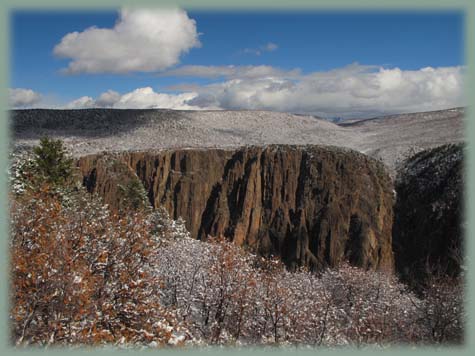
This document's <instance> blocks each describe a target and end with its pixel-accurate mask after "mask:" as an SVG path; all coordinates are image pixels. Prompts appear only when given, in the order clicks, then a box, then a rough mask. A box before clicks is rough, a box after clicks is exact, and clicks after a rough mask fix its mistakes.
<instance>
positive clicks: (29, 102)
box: [8, 88, 41, 109]
mask: <svg viewBox="0 0 475 356" xmlns="http://www.w3.org/2000/svg"><path fill="white" fill-rule="evenodd" d="M40 100H41V95H40V94H39V93H37V92H35V91H33V90H31V89H24V88H10V89H8V104H9V106H10V107H11V108H13V109H20V108H27V107H32V106H34V105H36V104H38V103H39V102H40Z"/></svg>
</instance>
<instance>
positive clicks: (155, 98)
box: [64, 87, 208, 110]
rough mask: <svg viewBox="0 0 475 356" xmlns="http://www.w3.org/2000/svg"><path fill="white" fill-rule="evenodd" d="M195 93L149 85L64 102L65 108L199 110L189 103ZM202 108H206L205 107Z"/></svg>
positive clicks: (109, 91)
mask: <svg viewBox="0 0 475 356" xmlns="http://www.w3.org/2000/svg"><path fill="white" fill-rule="evenodd" d="M196 95H197V94H196V93H193V92H189V93H181V94H165V93H157V92H155V91H154V90H153V89H152V88H151V87H145V88H138V89H135V90H133V91H131V92H128V93H125V94H122V95H121V94H119V93H117V92H115V91H113V90H108V91H107V92H105V93H102V94H101V95H99V97H98V98H97V99H93V98H91V97H89V96H83V97H81V98H79V99H76V100H73V101H71V102H69V103H68V104H66V105H65V106H64V108H66V109H85V108H92V107H96V108H97V107H98V108H114V109H176V110H200V109H203V108H201V107H198V106H192V105H189V104H188V102H190V101H191V100H192V99H194V98H195V97H196ZM204 109H208V107H205V108H204Z"/></svg>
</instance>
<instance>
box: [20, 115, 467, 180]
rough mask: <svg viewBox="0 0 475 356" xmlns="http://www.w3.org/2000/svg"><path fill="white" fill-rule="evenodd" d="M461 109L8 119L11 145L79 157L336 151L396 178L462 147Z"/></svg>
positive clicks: (65, 116)
mask: <svg viewBox="0 0 475 356" xmlns="http://www.w3.org/2000/svg"><path fill="white" fill-rule="evenodd" d="M463 117H464V110H463V109H461V108H456V109H448V110H439V111H433V112H422V113H413V114H401V115H391V116H384V117H380V118H371V119H361V120H358V121H354V120H353V121H344V122H342V123H339V124H338V125H337V124H335V123H332V122H330V121H328V120H324V119H322V118H318V117H313V116H306V115H293V114H287V113H279V112H270V111H250V110H246V111H177V110H156V109H147V110H138V109H83V110H49V109H31V110H14V111H12V112H11V123H12V130H13V139H14V140H13V144H14V146H15V147H16V148H22V147H24V148H27V147H32V146H34V145H36V144H38V142H39V138H40V137H42V136H51V137H53V138H59V139H62V140H63V141H64V142H65V144H66V146H67V147H68V149H69V150H70V151H71V152H72V154H73V155H74V156H76V157H79V156H83V155H87V154H94V153H98V152H102V151H108V152H122V151H144V150H157V149H167V148H210V147H212V148H238V147H242V146H248V145H256V146H265V145H270V144H289V145H306V144H312V145H333V146H340V147H347V148H351V149H354V150H357V151H360V152H362V153H365V154H367V155H369V156H371V157H374V158H377V159H380V160H382V161H383V162H384V163H385V164H386V166H387V167H388V168H389V170H390V171H391V172H394V171H395V168H396V166H397V164H398V162H400V161H402V160H403V159H404V158H406V157H408V156H409V155H411V154H412V153H415V152H418V151H421V150H424V149H428V148H432V147H437V146H440V145H442V144H448V143H458V142H463V140H464V124H463Z"/></svg>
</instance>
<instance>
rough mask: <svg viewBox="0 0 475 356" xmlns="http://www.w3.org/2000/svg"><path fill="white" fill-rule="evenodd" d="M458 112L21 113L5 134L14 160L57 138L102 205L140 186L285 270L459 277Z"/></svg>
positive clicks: (156, 202) (191, 224)
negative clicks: (425, 266)
mask: <svg viewBox="0 0 475 356" xmlns="http://www.w3.org/2000/svg"><path fill="white" fill-rule="evenodd" d="M463 112H464V111H463V109H459V108H457V109H450V110H443V111H437V112H429V113H414V114H402V115H396V116H388V117H381V118H372V119H364V120H348V121H343V122H341V123H339V124H338V125H337V124H334V123H331V122H328V121H325V120H323V119H321V118H315V117H310V116H301V115H291V114H284V113H272V112H261V111H259V112H253V111H234V112H227V111H225V112H220V111H216V112H212V111H211V112H183V111H173V110H104V109H91V110H64V111H63V110H20V111H15V112H13V113H12V124H13V125H12V127H13V130H14V149H17V150H23V149H28V148H29V147H32V146H34V145H35V144H36V142H37V140H38V139H39V137H41V136H49V137H52V138H59V139H62V140H63V141H64V142H65V145H66V147H67V148H68V149H69V150H70V151H71V152H72V154H73V156H74V157H75V159H76V162H77V167H78V170H79V176H80V179H81V180H82V183H83V184H84V186H86V188H87V189H88V191H90V192H91V193H97V194H99V195H100V196H101V197H102V198H103V199H104V201H105V202H106V203H107V204H109V205H110V206H111V207H112V208H113V209H117V210H119V209H120V207H121V204H122V201H123V196H122V195H121V194H122V193H121V189H122V188H123V187H124V186H125V185H126V184H127V182H131V181H138V182H139V183H140V184H141V185H142V186H143V187H144V189H145V193H146V195H147V198H148V203H149V204H150V205H151V206H152V207H154V208H163V209H165V210H166V211H167V212H168V213H169V214H170V215H171V217H172V218H174V219H178V218H183V219H184V220H185V223H186V227H187V229H188V230H189V231H190V233H191V235H192V237H194V238H196V239H201V240H206V239H207V238H208V237H209V236H224V237H226V238H228V239H230V240H232V241H234V242H235V243H236V244H238V245H240V246H243V247H244V248H247V249H250V250H251V251H253V252H255V253H257V254H260V255H263V256H276V257H279V258H281V259H282V260H283V261H284V262H285V263H286V265H287V266H288V267H289V268H290V269H296V268H298V267H300V266H305V267H309V268H310V269H312V270H321V269H322V268H324V267H326V266H332V267H334V266H338V265H339V264H340V263H341V262H342V261H346V260H347V261H349V262H350V263H351V264H352V265H355V266H360V267H363V268H366V269H373V270H386V271H394V270H397V271H399V272H403V271H404V270H408V269H409V270H410V269H411V268H412V267H413V266H416V265H417V266H419V267H420V266H421V263H422V261H424V260H428V259H430V260H431V261H433V262H434V263H435V262H436V261H440V260H441V258H442V259H444V258H445V260H444V261H445V262H444V263H451V264H452V265H451V266H452V267H451V270H452V271H456V273H458V272H457V271H459V269H460V268H459V265H458V264H457V263H458V262H453V261H452V260H453V258H452V259H450V258H448V257H447V256H448V251H447V250H448V249H449V248H452V247H453V246H455V247H459V246H461V241H462V237H461V235H462V232H461V228H460V226H461V200H462V196H463V189H462V186H463V178H462V173H461V172H462V156H463V153H462V151H463V150H462V146H461V145H460V143H461V142H463V140H464V138H463ZM448 144H449V145H450V144H459V145H458V146H447V145H448ZM437 147H439V149H437ZM440 147H449V148H447V149H446V148H443V149H441V148H440ZM450 147H452V148H450ZM453 147H456V148H453ZM434 148H435V150H434ZM454 150H455V151H454ZM421 157H423V158H424V159H421ZM453 157H456V158H453ZM414 160H415V161H414ZM454 162H455V163H454ZM435 178H437V182H438V183H437V184H435V183H434V184H435V185H434V184H432V185H431V184H429V183H430V182H431V179H435ZM428 197H431V199H432V200H431V199H429V198H428ZM440 207H443V208H440ZM444 256H445V257H444ZM448 259H450V261H452V262H447V261H448Z"/></svg>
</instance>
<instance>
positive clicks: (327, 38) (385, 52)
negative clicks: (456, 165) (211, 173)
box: [10, 11, 464, 116]
mask: <svg viewBox="0 0 475 356" xmlns="http://www.w3.org/2000/svg"><path fill="white" fill-rule="evenodd" d="M132 12H133V11H132ZM134 16H135V15H134V14H133V13H131V14H130V15H129V16H128V17H125V15H124V17H123V18H122V20H123V21H122V20H120V19H118V12H117V11H110V12H97V11H95V12H13V13H12V16H11V29H12V31H11V34H12V37H11V85H10V87H11V88H17V89H25V90H30V91H32V92H34V93H35V94H37V96H36V97H35V98H36V102H34V103H33V104H32V106H35V104H36V105H37V106H51V107H55V106H58V107H60V106H61V105H63V106H64V105H66V104H67V103H69V102H71V101H74V100H75V99H78V98H81V97H87V98H89V99H91V100H89V101H88V102H87V103H86V101H85V100H83V104H84V103H86V104H85V106H88V105H89V106H97V103H98V101H97V98H98V97H99V96H100V95H101V94H102V93H105V92H107V91H108V90H112V91H113V92H115V93H119V94H120V95H124V94H126V93H131V92H133V91H134V90H136V89H139V88H148V87H150V88H151V89H152V91H153V95H155V94H168V95H169V96H168V97H164V96H162V97H160V98H158V99H157V103H155V102H153V98H152V96H150V95H149V94H150V93H149V92H148V94H147V95H148V96H147V97H148V99H147V101H146V102H142V104H143V106H144V107H166V106H168V107H173V105H177V104H176V102H177V100H178V102H179V103H181V104H183V105H181V104H180V105H177V108H186V107H190V108H194V107H195V106H197V105H198V106H200V107H202V108H231V109H239V108H243V109H256V108H257V109H259V108H262V109H268V110H281V111H301V112H308V113H313V114H316V113H319V114H324V115H329V116H331V115H337V114H342V113H344V112H345V113H346V114H347V115H348V114H350V115H349V116H351V110H353V112H354V113H357V112H362V111H367V112H368V113H369V112H375V113H377V112H384V111H387V112H395V111H398V110H399V111H404V110H409V109H410V108H412V107H413V106H414V105H415V103H410V105H403V104H401V105H399V109H398V108H397V107H394V108H391V107H389V108H388V110H385V109H384V107H385V104H384V102H385V101H384V99H383V98H379V101H378V102H377V103H374V105H373V106H374V108H371V105H372V104H371V102H368V103H367V104H368V110H362V109H361V107H362V106H364V102H361V103H358V102H356V103H354V104H352V105H350V103H349V102H353V101H355V100H356V99H355V98H357V97H358V95H353V94H352V96H351V97H345V95H346V94H348V92H345V91H343V93H342V92H341V90H343V89H341V88H346V87H347V86H348V85H347V84H345V83H346V82H347V81H348V80H350V79H348V78H353V79H351V82H352V83H357V85H358V86H357V87H354V88H352V89H351V88H350V89H351V90H352V92H358V93H361V92H365V93H367V92H368V90H373V89H375V88H374V85H375V84H374V83H375V81H378V80H379V82H378V83H380V84H381V85H380V88H379V89H380V90H381V91H383V90H388V89H387V88H391V90H394V83H393V84H387V78H388V77H389V76H391V75H393V74H394V75H396V76H397V75H399V77H401V78H403V79H404V80H403V81H401V79H398V80H399V81H398V83H399V84H398V85H399V86H400V88H399V89H400V90H401V91H402V90H403V89H404V86H405V87H406V88H407V85H409V84H411V83H414V81H417V80H419V81H420V83H419V84H420V85H419V84H418V88H417V89H415V87H414V88H413V89H414V90H416V91H417V92H418V93H419V95H420V97H421V99H424V100H425V101H426V102H425V103H423V105H422V106H421V107H423V108H431V107H435V108H439V106H440V105H442V106H443V105H449V106H450V105H452V102H446V101H444V102H440V103H438V102H437V100H436V99H437V98H435V99H434V97H433V95H435V94H438V95H439V94H440V95H441V93H440V90H439V89H438V91H435V92H434V93H435V94H434V93H432V92H431V93H429V94H428V93H427V92H424V91H423V90H426V91H427V90H429V89H423V88H422V87H423V86H424V85H425V86H427V85H426V84H423V82H424V83H427V81H428V80H433V81H434V83H436V84H437V83H440V82H441V81H444V80H449V81H450V80H452V79H453V81H454V86H457V85H459V83H458V82H457V81H458V80H459V79H460V78H459V77H460V76H461V73H460V71H461V70H463V69H461V66H463V64H464V53H463V26H464V24H463V15H462V13H456V12H451V13H447V12H444V13H442V12H429V13H428V12H424V13H414V12H411V13H409V12H406V13H405V12H389V13H381V12H306V13H300V12H288V13H283V12H282V13H279V12H266V13H264V12H259V13H252V12H244V13H239V12H196V11H186V12H185V11H183V12H182V13H181V15H180V17H177V19H178V20H177V21H175V22H173V26H176V27H177V28H176V29H175V30H173V31H174V32H171V35H169V36H175V35H176V36H179V37H177V38H180V40H177V43H181V47H179V46H180V45H177V46H178V48H171V49H170V48H165V47H166V46H169V47H170V46H173V44H167V43H164V42H163V41H162V42H160V40H157V41H156V42H147V41H149V39H147V40H145V39H144V46H143V47H138V45H137V43H136V46H135V47H133V46H132V44H133V43H132V42H140V36H142V35H143V36H144V37H146V36H148V31H149V29H150V32H153V31H155V28H154V26H157V27H159V26H160V25H159V22H160V21H161V20H162V19H166V18H170V15H167V14H156V15H154V16H155V17H152V20H153V21H151V23H148V22H147V21H149V20H150V19H148V17H147V16H145V15H143V14H142V15H140V16H139V15H136V16H135V17H134ZM120 21H122V22H124V28H126V30H124V31H123V32H121V31H120V30H119V31H116V32H117V33H119V35H117V33H115V34H113V35H114V36H113V37H110V36H105V37H104V38H103V39H102V41H103V42H102V43H99V44H98V43H96V42H97V41H96V39H95V38H97V36H96V34H95V33H92V34H91V36H89V37H87V38H86V36H84V38H82V39H75V40H73V42H72V43H70V44H68V45H67V46H66V45H65V44H63V45H62V46H60V47H61V48H60V50H59V51H58V52H60V53H59V55H58V53H54V48H55V46H58V44H60V43H61V41H62V39H63V37H64V36H65V35H67V34H69V33H73V32H75V31H77V32H78V33H79V34H81V33H83V32H84V31H85V30H86V29H88V28H90V27H91V26H95V27H96V28H99V29H109V30H111V29H114V26H116V23H117V22H120ZM140 21H142V22H143V23H145V25H144V26H149V27H144V28H143V30H141V31H142V32H140V31H139V30H137V31H136V30H135V29H133V26H136V27H140V26H141V23H140ZM193 21H194V23H193ZM149 22H150V21H149ZM157 24H158V25H157ZM168 26H171V25H168ZM190 26H191V27H190ZM131 28H132V29H131ZM158 29H159V28H158ZM126 31H130V32H133V36H132V35H131V36H128V37H127V36H126V35H124V36H126V37H124V38H126V39H120V38H119V37H120V36H122V34H123V33H125V32H126ZM180 31H181V32H180ZM190 31H191V33H190ZM193 31H194V32H193ZM109 32H110V31H109ZM185 32H186V33H185ZM156 33H158V34H159V33H160V32H156ZM183 33H185V34H183ZM111 36H112V35H111ZM157 36H159V35H157ZM180 36H181V37H180ZM183 36H186V37H185V38H184V37H183ZM130 38H133V39H134V40H133V41H130V40H129V39H130ZM108 39H111V42H108ZM127 41H129V42H127ZM152 41H154V39H152ZM180 41H182V42H180ZM165 42H166V41H165ZM150 43H152V44H153V46H155V47H156V51H153V52H151V50H150V51H149V52H147V51H148V49H147V47H150ZM197 43H198V44H197ZM114 44H115V45H116V46H117V47H120V50H121V51H125V52H121V53H129V55H130V56H131V58H129V59H130V60H131V61H132V62H133V60H134V59H136V58H135V57H138V58H148V57H150V58H149V60H147V61H145V60H144V63H141V64H137V65H134V64H131V67H127V68H125V69H124V68H122V69H120V68H116V69H113V67H114V65H115V64H116V63H117V64H118V65H120V64H119V63H120V61H125V60H126V59H124V58H120V57H121V56H120V55H118V56H117V58H111V56H113V54H111V55H109V54H108V53H109V52H110V53H113V52H114V49H113V46H114ZM129 45H130V46H131V49H130V51H127V48H125V49H124V48H123V47H124V46H125V47H127V46H129ZM88 46H91V48H90V50H91V53H92V54H91V56H92V57H91V58H82V56H83V54H84V53H86V52H87V51H88V50H89V47H88ZM93 46H97V47H93ZM160 46H164V48H163V49H162V48H161V47H160ZM142 48H143V50H144V52H143V53H142ZM169 51H171V52H170V53H172V54H170V58H169V59H168V60H165V59H163V60H162V59H160V58H158V57H160V56H161V54H162V53H169ZM174 51H175V52H174ZM177 51H178V52H177ZM99 52H101V53H105V55H106V57H107V58H102V57H101V54H100V53H99ZM96 55H97V56H99V57H100V58H98V57H95V56H96ZM61 56H62V57H61ZM78 58H79V59H78ZM74 60H76V61H78V62H80V63H79V64H78V66H79V67H78V68H79V69H77V70H73V71H71V72H72V74H71V73H64V68H67V67H68V65H69V64H70V63H71V62H73V61H74ZM155 60H156V63H152V62H153V61H155ZM94 61H95V62H94ZM104 61H105V62H104ZM86 63H87V64H86ZM104 63H105V64H104ZM84 66H90V67H87V68H93V69H84V68H86V67H84ZM187 66H201V67H200V68H201V69H204V68H205V67H206V68H207V73H208V74H206V75H201V74H199V73H202V71H201V70H198V71H196V70H195V69H196V67H195V69H193V70H191V72H190V71H189V70H188V71H184V72H183V71H181V69H180V68H187ZM225 66H234V67H247V68H248V69H252V68H261V69H262V68H264V66H265V68H266V69H267V70H266V71H265V73H264V74H263V75H262V76H252V78H248V77H246V75H244V77H242V73H241V72H239V73H235V74H233V75H232V76H231V77H230V76H227V75H226V74H223V75H220V74H219V73H218V72H219V70H218V69H219V68H224V67H225ZM259 66H261V67H259ZM348 66H349V67H348ZM367 66H371V67H367ZM426 67H431V68H433V69H434V70H435V74H431V75H432V76H433V77H434V78H432V77H430V78H426V77H427V76H428V75H429V74H427V73H428V72H427V71H426V72H425V73H424V74H423V76H422V77H421V76H420V75H419V72H420V70H421V69H422V68H426ZM81 68H82V69H81ZM216 68H218V69H217V74H216V75H215V76H213V75H210V74H209V72H210V71H213V70H214V69H216ZM348 68H353V69H351V70H348ZM355 68H356V70H355ZM441 68H442V69H443V71H442V72H441ZM447 68H451V71H449V72H447ZM62 69H63V71H62ZM177 69H178V72H175V73H176V75H174V74H173V73H174V72H173V71H174V70H177ZM273 69H276V70H279V71H281V72H284V73H277V74H276V73H274V72H272V73H270V74H269V73H268V71H269V70H273ZM292 69H297V70H298V72H299V75H297V76H295V75H290V74H289V73H287V72H288V71H290V70H292ZM394 70H398V71H399V72H398V73H395V72H394V73H393V72H391V73H389V74H388V71H394ZM180 71H181V72H180ZM382 71H384V72H382ZM190 73H192V74H190ZM315 73H317V74H315ZM318 73H320V76H319V74H318ZM378 73H383V74H381V75H379V77H377V78H375V75H377V74H378ZM383 75H384V78H382V76H383ZM394 75H393V76H392V77H391V78H393V77H394ZM322 76H323V77H324V78H323V77H322ZM447 76H451V77H450V78H451V79H450V78H449V79H447V78H448V77H447ZM453 76H455V77H453ZM414 78H415V79H414ZM454 78H455V79H454ZM325 80H326V81H327V83H329V82H331V81H335V82H338V81H341V85H340V89H341V90H340V89H338V88H336V89H335V88H331V89H330V92H334V93H335V95H337V94H338V93H340V94H341V98H342V100H346V102H347V103H348V105H343V106H341V105H340V106H341V107H340V108H339V110H335V111H334V112H332V113H330V111H332V110H329V108H327V107H326V106H328V105H329V104H328V105H321V107H322V110H319V109H320V107H319V106H318V105H316V104H315V105H314V104H309V101H310V100H312V98H313V96H314V95H316V94H315V93H320V94H321V95H320V96H319V97H318V98H313V99H317V100H316V102H319V100H320V99H321V100H322V102H325V97H324V96H326V94H327V93H325V92H324V91H325V86H326V84H325ZM236 81H239V83H237V82H236ZM256 81H257V82H256ZM270 81H272V82H270ZM383 81H385V82H384V83H383ZM338 83H340V82H338ZM408 83H409V84H408ZM177 85H178V87H177ZM238 85H239V87H238ZM276 85H278V86H280V87H279V88H278V89H276ZM354 85H356V84H354ZM378 85H379V84H378ZM411 85H412V84H411ZM434 85H435V84H434ZM429 86H430V87H431V88H432V89H431V90H433V85H429ZM257 87H259V88H262V89H261V91H256V90H253V91H252V92H251V91H249V90H250V89H249V88H257ZM190 88H191V89H190ZM223 88H224V89H223ZM246 88H247V89H246ZM411 88H412V87H411ZM421 88H422V89H421ZM231 89H232V90H231ZM455 89H456V92H454V93H452V94H453V95H454V96H456V98H454V100H453V104H454V105H455V104H458V103H460V102H461V100H462V99H461V98H460V88H455ZM246 90H247V91H246ZM284 90H285V91H284ZM348 90H349V89H348ZM444 90H445V89H444ZM231 91H233V93H234V94H233V95H234V96H230V94H229V93H230V92H231ZM188 92H193V93H194V94H196V95H195V96H194V97H193V95H191V94H190V96H187V97H186V98H182V97H179V98H177V97H175V96H176V95H180V94H183V93H188ZM271 94H272V96H273V97H272V98H270V99H269V96H270V95H271ZM393 94H394V93H393ZM18 95H20V92H18ZM297 95H298V96H297ZM322 95H324V96H322ZM365 95H366V96H367V95H370V96H374V95H375V94H374V93H372V92H371V93H369V94H364V95H363V96H365ZM388 95H389V94H388ZM431 95H432V96H431ZM440 95H439V96H440ZM444 95H447V93H445V92H444ZM282 96H286V97H289V98H292V99H293V101H294V102H296V104H294V105H290V106H285V105H281V104H277V100H278V99H279V98H281V97H282ZM40 97H41V100H40V99H39V98H40ZM243 97H244V99H243ZM303 97H306V98H307V100H300V99H301V98H303ZM167 98H168V99H167ZM190 98H191V99H190ZM210 98H211V99H210ZM250 98H251V99H250ZM165 99H167V100H168V101H166V100H165ZM164 100H165V101H164ZM332 100H334V98H330V103H331V102H332ZM27 101H28V100H26V101H25V102H24V101H21V100H20V104H21V105H19V106H20V107H21V106H29V105H28V103H27V104H26V105H23V104H24V103H26V102H27ZM314 101H315V100H314ZM123 102H126V101H124V100H123ZM127 102H128V103H130V104H131V107H132V106H134V105H135V106H137V105H138V104H137V103H136V102H133V101H130V100H129V101H127ZM169 102H170V103H169ZM172 102H173V103H175V104H172ZM298 103H300V107H301V108H302V110H299V106H298V105H299V104H298ZM439 104H440V105H439ZM78 105H82V104H78ZM108 105H109V104H108ZM110 105H115V104H110ZM123 105H126V104H124V103H123ZM160 105H162V106H160ZM17 106H18V105H17ZM73 106H74V105H73ZM324 106H325V107H324ZM355 107H356V108H357V110H355ZM406 107H407V108H406Z"/></svg>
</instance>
